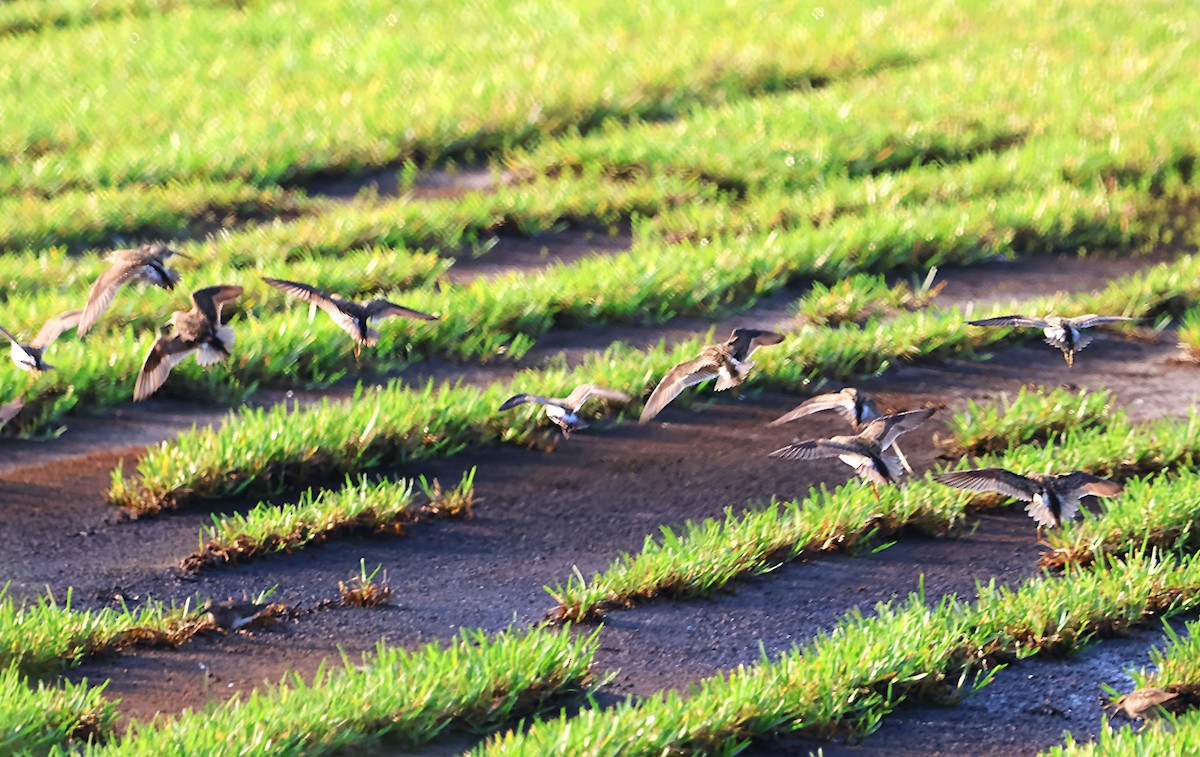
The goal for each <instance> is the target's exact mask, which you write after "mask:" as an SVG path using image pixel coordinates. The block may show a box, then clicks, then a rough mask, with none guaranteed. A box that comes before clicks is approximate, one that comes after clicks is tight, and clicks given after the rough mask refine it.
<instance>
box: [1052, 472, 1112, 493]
mask: <svg viewBox="0 0 1200 757" xmlns="http://www.w3.org/2000/svg"><path fill="white" fill-rule="evenodd" d="M1059 485H1060V486H1062V488H1063V489H1064V490H1065V491H1071V492H1073V493H1080V492H1083V493H1087V494H1094V495H1095V496H1097V497H1115V496H1117V495H1118V494H1120V493H1121V492H1123V491H1125V487H1123V486H1121V485H1120V484H1118V483H1117V482H1115V481H1109V480H1108V479H1107V478H1101V477H1100V476H1095V475H1092V474H1091V473H1088V472H1086V471H1078V470H1077V471H1075V472H1073V473H1068V474H1066V475H1065V476H1060V477H1059Z"/></svg>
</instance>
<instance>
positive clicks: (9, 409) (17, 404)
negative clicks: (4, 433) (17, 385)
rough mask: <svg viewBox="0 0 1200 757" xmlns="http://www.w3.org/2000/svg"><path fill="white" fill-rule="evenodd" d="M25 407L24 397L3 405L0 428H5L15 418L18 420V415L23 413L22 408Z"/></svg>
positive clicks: (0, 406) (1, 406)
mask: <svg viewBox="0 0 1200 757" xmlns="http://www.w3.org/2000/svg"><path fill="white" fill-rule="evenodd" d="M23 407H25V398H24V397H17V398H16V399H14V400H9V401H8V402H5V403H4V404H3V405H0V426H3V425H4V424H5V423H8V422H9V421H11V420H12V419H13V418H16V417H17V413H19V412H21V408H23Z"/></svg>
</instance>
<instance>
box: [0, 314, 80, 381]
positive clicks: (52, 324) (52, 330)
mask: <svg viewBox="0 0 1200 757" xmlns="http://www.w3.org/2000/svg"><path fill="white" fill-rule="evenodd" d="M81 312H83V311H80V310H69V311H67V312H66V313H59V314H58V315H56V316H54V317H53V318H51V319H50V320H48V321H46V325H45V326H42V330H41V331H39V332H38V333H37V336H35V337H34V338H33V340H32V341H30V342H29V343H28V344H22V343H21V342H18V341H17V338H16V337H15V336H13V335H12V334H10V333H9V332H8V330H7V329H5V328H4V327H2V326H0V334H3V335H4V336H6V337H8V341H10V342H12V349H11V350H10V352H9V354H10V355H11V356H12V361H13V362H14V363H16V364H17V367H18V368H20V369H21V370H23V371H29V372H31V373H33V374H34V375H35V376H36V375H37V374H39V373H41V372H42V371H52V370H54V366H52V365H50V364H49V363H47V362H46V361H45V360H43V359H42V353H43V352H45V351H46V348H47V347H49V346H50V343H51V342H53V341H54V340H55V339H57V338H58V335H59V334H61V333H62V332H64V331H66V330H67V329H70V328H74V327H75V324H77V323H79V315H80V313H81Z"/></svg>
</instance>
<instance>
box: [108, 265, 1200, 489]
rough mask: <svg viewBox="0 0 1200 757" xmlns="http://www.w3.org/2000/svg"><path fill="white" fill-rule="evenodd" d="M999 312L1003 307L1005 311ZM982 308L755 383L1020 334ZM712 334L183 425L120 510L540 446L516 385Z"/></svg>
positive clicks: (835, 345)
mask: <svg viewBox="0 0 1200 757" xmlns="http://www.w3.org/2000/svg"><path fill="white" fill-rule="evenodd" d="M1197 282H1200V258H1197V257H1192V256H1189V257H1186V258H1181V259H1180V260H1178V261H1174V262H1171V263H1164V264H1161V265H1158V266H1155V267H1154V268H1152V269H1150V270H1148V271H1146V272H1143V273H1139V274H1137V275H1133V276H1128V277H1123V278H1122V279H1119V280H1117V281H1114V282H1113V284H1112V285H1111V286H1109V287H1108V288H1106V289H1105V290H1103V291H1102V292H1100V293H1098V294H1096V295H1085V296H1081V297H1079V298H1077V299H1076V300H1075V301H1074V302H1073V303H1071V304H1067V303H1064V302H1062V301H1060V299H1059V298H1043V299H1040V300H1036V301H1031V302H1025V303H1019V304H1017V305H1013V306H1005V307H1004V308H1003V309H1007V307H1020V309H1022V310H1026V311H1029V312H1060V311H1061V312H1063V313H1064V314H1068V315H1069V314H1072V313H1082V312H1088V311H1089V310H1091V311H1096V312H1111V313H1123V314H1127V315H1133V316H1143V317H1147V316H1150V315H1153V314H1158V313H1161V312H1164V311H1168V312H1173V311H1180V312H1181V311H1182V310H1183V307H1182V303H1186V302H1188V301H1191V300H1194V299H1196V298H1197V297H1200V284H1197ZM1001 310H1002V308H1001V307H999V306H998V307H996V308H994V309H993V311H994V312H995V313H997V314H999V313H1000V312H1001ZM982 315H986V314H985V313H976V314H974V316H975V317H978V316H982ZM970 317H973V316H972V315H969V314H964V313H962V312H960V311H958V310H953V311H929V312H926V311H921V312H916V313H903V314H900V315H898V316H896V317H894V318H892V319H890V320H887V321H874V320H873V321H871V322H868V323H867V324H865V325H863V326H857V325H842V326H840V327H838V328H832V329H827V328H816V327H802V328H800V329H798V330H797V331H796V332H794V333H793V335H792V336H791V338H789V339H788V340H786V341H785V342H784V343H782V344H780V345H778V346H774V347H772V348H771V349H764V350H761V351H760V352H759V353H757V354H756V355H755V363H756V369H755V373H754V374H752V377H751V384H750V386H761V387H772V388H779V389H784V390H795V389H799V388H806V389H811V386H812V385H813V382H814V381H816V382H820V381H822V380H834V379H846V378H851V377H854V376H861V375H864V374H866V375H871V374H875V373H879V372H881V371H883V370H886V369H887V368H888V367H889V366H890V365H892V364H893V363H895V362H900V361H903V360H910V359H917V358H920V359H938V358H943V357H946V356H948V355H963V354H966V355H971V354H973V353H974V352H975V351H976V350H978V349H980V348H982V347H984V346H986V345H990V344H995V343H997V342H999V341H1002V340H1006V339H1010V338H1019V337H1013V336H1011V335H1010V334H1009V333H1007V332H1006V331H1005V330H1003V329H978V328H973V327H970V326H968V325H967V323H966V321H967V319H968V318H970ZM721 336H722V337H723V336H724V335H721ZM708 338H709V339H711V336H710V337H708ZM702 341H704V340H703V339H697V340H693V341H692V342H684V343H681V344H677V345H674V346H673V347H671V348H669V349H668V348H665V347H662V346H660V347H658V348H654V349H651V350H648V351H646V352H641V351H635V350H630V349H628V348H625V347H614V348H610V349H609V350H606V351H605V352H604V353H602V354H599V355H595V356H593V357H592V359H589V360H587V361H585V364H584V365H583V366H581V367H580V368H579V369H577V370H574V371H565V370H559V369H546V370H534V371H526V372H522V373H520V374H518V375H517V376H516V377H515V378H514V379H513V381H512V382H511V384H510V385H508V386H500V385H492V386H491V387H489V388H487V389H486V390H484V391H482V392H481V391H479V390H477V389H473V388H472V389H461V388H455V387H452V386H445V385H443V386H441V387H439V388H436V389H435V388H434V387H433V386H432V385H427V386H425V387H423V388H419V389H405V388H402V387H401V386H399V385H397V384H391V385H389V386H387V387H384V388H382V389H377V390H368V391H359V392H358V393H357V394H356V396H355V397H354V398H353V399H352V400H350V401H347V402H340V403H329V402H323V403H321V404H319V405H316V406H312V407H309V408H305V409H303V410H299V411H296V412H295V413H291V412H289V411H288V409H287V408H285V407H283V406H277V407H275V408H272V409H269V410H261V409H258V410H244V411H239V412H238V413H237V414H235V416H234V417H233V418H232V419H231V420H230V421H229V422H228V423H226V424H225V425H223V426H222V427H220V428H218V429H205V430H197V431H194V432H190V433H187V434H182V435H180V436H179V437H178V438H177V439H175V440H174V441H172V442H168V443H165V444H163V445H161V446H159V447H157V448H155V449H153V450H150V451H149V452H147V453H146V454H145V455H144V456H143V457H142V458H141V460H139V462H138V473H139V474H140V477H141V479H140V481H138V482H136V483H134V482H133V481H130V480H128V479H124V478H117V479H115V480H114V484H113V488H112V489H111V491H110V498H111V499H112V501H113V502H115V503H117V504H119V505H122V506H126V507H133V508H135V509H141V510H156V509H161V508H164V507H174V506H175V505H176V504H177V503H178V502H179V501H180V500H182V499H186V498H189V497H220V496H225V495H227V494H231V493H234V492H239V491H243V490H245V489H247V488H251V487H253V488H256V489H258V490H263V489H266V490H271V489H277V488H278V487H280V486H282V485H283V484H284V483H286V482H291V481H293V480H294V479H296V478H297V477H299V478H303V477H304V476H307V475H326V474H335V475H336V474H344V473H353V472H355V471H359V470H364V469H366V468H369V467H372V466H374V465H376V464H378V463H379V462H380V461H383V460H388V461H389V462H392V463H394V464H405V463H408V462H412V461H415V460H420V459H424V458H428V457H433V456H445V455H450V454H455V453H457V452H459V451H461V450H462V449H465V448H466V447H469V446H472V445H477V444H482V443H486V442H491V441H504V442H514V443H529V442H530V439H531V437H532V436H533V431H534V427H533V426H531V425H530V424H529V421H528V420H527V418H526V417H523V416H521V415H520V414H514V415H504V416H502V415H499V414H497V413H496V412H495V408H496V407H499V405H500V403H501V402H503V400H504V399H505V398H506V397H507V396H509V395H510V394H511V393H512V391H514V390H515V391H522V392H537V393H541V394H545V395H548V396H556V393H557V392H560V391H563V390H564V387H572V386H575V385H577V384H579V383H582V382H584V381H588V382H593V383H597V384H601V385H604V386H609V387H613V388H618V389H621V390H623V391H626V392H629V393H630V394H632V395H634V396H639V395H644V393H646V392H648V391H649V390H650V389H651V388H652V387H653V386H654V384H655V382H656V381H657V380H658V378H659V377H661V376H662V375H663V374H664V373H665V372H666V371H667V370H668V369H669V368H670V367H671V366H673V365H675V364H677V363H679V362H681V361H682V360H684V359H687V358H689V357H692V356H694V354H695V352H696V351H697V350H698V349H699V346H700V343H701V342H702ZM280 349H282V345H281V346H280ZM760 356H761V357H760ZM506 393H507V394H506ZM690 396H691V395H689V396H688V397H684V398H681V400H680V401H679V402H680V404H684V403H686V401H687V400H688V399H689V397H690ZM635 404H636V403H635Z"/></svg>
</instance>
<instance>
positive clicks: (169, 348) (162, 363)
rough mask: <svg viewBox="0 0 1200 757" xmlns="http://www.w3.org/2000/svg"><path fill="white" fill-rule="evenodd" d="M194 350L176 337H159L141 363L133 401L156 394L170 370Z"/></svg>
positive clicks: (193, 347) (194, 348)
mask: <svg viewBox="0 0 1200 757" xmlns="http://www.w3.org/2000/svg"><path fill="white" fill-rule="evenodd" d="M196 349H197V347H196V345H189V344H188V343H187V342H185V341H184V340H183V339H181V338H180V337H178V336H174V335H172V336H163V337H159V338H158V339H157V340H156V341H155V342H154V344H153V345H152V346H151V347H150V352H148V353H147V354H146V361H145V362H144V363H142V370H141V372H139V373H138V377H137V383H136V384H135V385H134V387H133V401H134V402H141V401H142V400H145V399H147V398H148V397H150V395H152V394H154V393H155V392H157V391H158V390H159V388H160V387H161V386H162V385H163V384H164V383H165V382H166V380H167V376H169V375H171V369H172V368H174V367H175V366H177V365H179V363H180V362H182V361H183V359H184V358H186V357H187V356H188V355H189V354H190V353H191V352H193V351H194V350H196Z"/></svg>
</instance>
